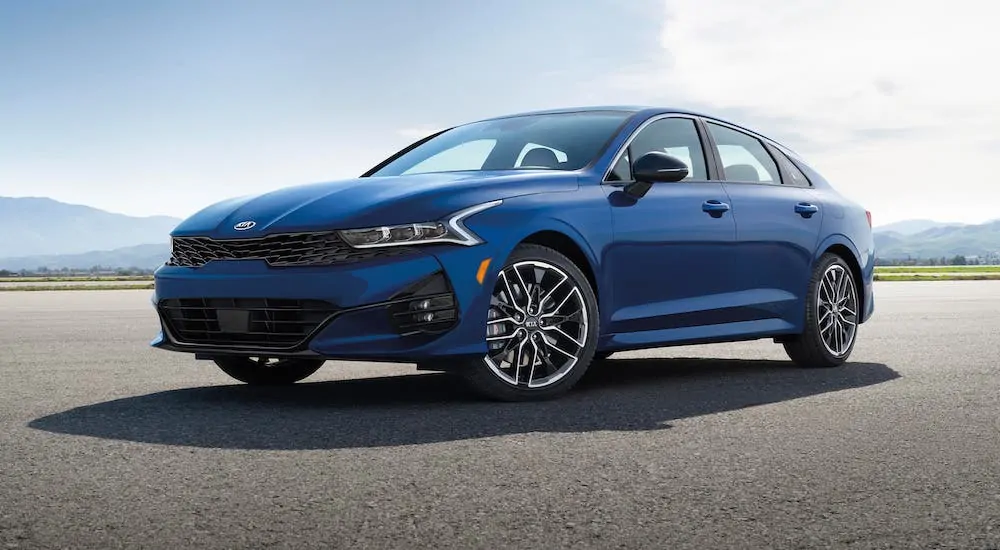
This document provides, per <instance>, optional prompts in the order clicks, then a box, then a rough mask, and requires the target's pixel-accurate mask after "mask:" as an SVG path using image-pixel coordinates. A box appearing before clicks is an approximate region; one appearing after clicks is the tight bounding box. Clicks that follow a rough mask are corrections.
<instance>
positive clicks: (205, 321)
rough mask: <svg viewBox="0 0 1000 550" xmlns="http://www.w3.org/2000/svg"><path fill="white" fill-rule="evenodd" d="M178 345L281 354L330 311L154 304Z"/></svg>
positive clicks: (325, 306)
mask: <svg viewBox="0 0 1000 550" xmlns="http://www.w3.org/2000/svg"><path fill="white" fill-rule="evenodd" d="M159 307H160V313H161V314H162V316H163V319H164V321H165V322H166V323H167V325H168V328H169V329H170V332H171V334H172V335H173V336H174V338H175V339H176V340H178V341H179V342H180V343H182V344H201V345H220V346H251V347H255V348H269V349H287V348H292V347H295V346H297V345H299V344H301V343H302V342H304V341H305V340H306V338H308V337H309V336H310V335H311V334H312V333H313V332H314V331H315V330H316V329H317V328H319V326H320V325H321V324H323V322H324V321H326V320H327V319H328V318H330V316H331V315H333V314H334V313H335V311H336V309H335V308H334V307H333V305H332V304H330V303H328V302H323V301H321V300H286V299H269V298H208V299H202V298H181V299H167V300H163V301H161V302H160V305H159Z"/></svg>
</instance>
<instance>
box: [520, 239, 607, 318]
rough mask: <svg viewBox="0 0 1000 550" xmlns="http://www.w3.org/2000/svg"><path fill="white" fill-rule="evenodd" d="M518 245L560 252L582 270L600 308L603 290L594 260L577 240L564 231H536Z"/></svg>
mask: <svg viewBox="0 0 1000 550" xmlns="http://www.w3.org/2000/svg"><path fill="white" fill-rule="evenodd" d="M518 244H537V245H540V246H544V247H547V248H551V249H552V250H555V251H556V252H559V253H560V254H562V255H563V256H566V257H567V258H569V259H570V261H572V262H573V263H574V264H576V266H577V267H578V268H580V271H582V272H583V275H584V276H585V277H586V278H587V282H588V283H590V288H591V289H593V291H594V296H595V297H596V298H597V303H598V307H600V303H601V290H600V288H599V286H598V284H597V276H596V270H595V269H594V263H593V260H592V258H591V256H590V255H589V254H588V253H587V252H586V251H585V249H584V247H583V246H581V245H580V243H578V242H577V241H576V240H575V239H573V238H572V237H570V236H569V235H568V234H566V233H564V232H562V231H558V230H555V229H543V230H540V231H535V232H534V233H532V234H530V235H528V236H527V237H525V238H523V239H521V241H520V242H519V243H518Z"/></svg>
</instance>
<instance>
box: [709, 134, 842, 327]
mask: <svg viewBox="0 0 1000 550" xmlns="http://www.w3.org/2000/svg"><path fill="white" fill-rule="evenodd" d="M705 126H706V127H707V129H708V134H709V136H710V137H711V139H712V146H713V148H714V153H715V156H716V160H717V162H718V169H719V172H720V173H721V174H722V177H723V179H724V181H725V188H726V191H727V193H728V195H729V198H730V200H731V201H732V204H731V206H732V213H733V219H734V220H735V222H736V240H737V248H736V253H735V254H734V256H733V258H734V261H735V262H736V264H737V265H736V269H737V271H738V273H739V277H738V279H737V281H736V282H737V284H738V285H739V287H738V290H739V292H740V293H741V294H742V295H743V296H742V297H741V301H743V302H744V303H746V304H747V305H748V307H749V308H750V310H751V311H752V315H753V316H754V317H755V319H770V320H773V321H774V322H775V327H774V328H779V329H780V328H786V329H787V328H793V327H798V326H800V325H801V322H802V317H803V315H804V311H805V308H804V307H803V304H804V300H805V296H806V293H807V292H808V288H809V278H810V276H811V274H812V260H813V256H814V252H815V250H816V246H817V245H818V241H819V234H820V225H821V222H822V218H823V215H824V209H823V207H822V204H820V201H819V195H818V193H816V192H815V191H814V190H812V189H811V188H810V186H809V182H808V179H806V177H805V176H804V175H802V173H801V171H799V170H798V168H796V167H795V165H794V164H793V163H791V161H790V160H789V159H788V158H787V157H785V156H784V155H783V154H782V153H781V151H779V150H778V149H777V148H775V147H773V146H771V145H769V144H767V143H766V142H765V141H764V140H762V139H760V138H758V137H756V136H753V135H751V134H749V133H747V132H744V131H742V130H740V129H737V128H734V127H732V126H729V125H725V124H721V123H716V122H714V121H705ZM779 166H781V167H780V168H779ZM786 325H790V326H786Z"/></svg>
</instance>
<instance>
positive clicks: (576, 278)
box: [459, 244, 599, 401]
mask: <svg viewBox="0 0 1000 550" xmlns="http://www.w3.org/2000/svg"><path fill="white" fill-rule="evenodd" d="M532 261H534V262H540V263H542V264H544V265H548V266H553V267H555V268H557V269H558V270H559V271H561V272H562V273H563V274H565V275H566V277H567V279H566V281H567V282H569V283H571V284H572V285H573V287H565V288H563V287H560V289H562V290H560V291H561V292H567V294H572V293H573V290H572V289H573V288H575V289H577V290H578V291H579V295H578V296H571V298H572V300H573V303H574V304H577V303H579V304H581V306H582V307H581V308H580V310H581V311H583V310H585V312H584V313H583V314H578V315H577V316H576V317H575V318H576V319H578V320H579V319H582V320H583V321H582V322H580V321H573V320H570V318H571V317H574V316H572V315H562V316H561V317H562V318H563V319H564V320H563V321H560V322H556V325H557V327H562V326H564V324H565V323H570V325H565V326H573V327H575V329H576V330H578V331H579V333H582V334H583V337H582V338H580V336H579V335H578V336H577V338H580V340H577V342H580V343H582V344H583V346H577V345H574V347H573V349H574V350H575V353H574V354H573V355H575V357H576V360H575V361H574V362H572V363H568V361H569V359H567V358H568V357H569V356H568V355H565V356H564V355H558V354H556V353H555V351H554V350H553V348H551V347H549V346H548V344H547V342H545V340H546V338H549V337H552V333H551V331H552V330H554V329H553V328H552V325H549V328H548V329H545V328H542V327H544V326H546V322H549V321H545V320H543V317H544V316H545V314H544V313H543V312H538V315H539V317H538V319H539V321H538V324H537V325H536V327H534V328H528V327H529V322H528V319H529V318H530V317H529V316H526V317H524V319H525V323H524V324H523V325H519V326H520V327H521V328H523V329H524V330H525V332H524V334H525V335H526V336H525V338H524V341H525V342H526V343H527V344H531V343H532V338H535V337H536V336H537V337H538V338H540V339H541V340H537V341H535V344H533V347H534V348H535V349H539V350H540V351H539V352H538V356H537V357H536V356H535V355H531V356H530V360H531V362H532V366H534V365H535V362H536V361H538V362H539V363H538V365H539V367H541V368H543V369H548V366H549V365H552V364H553V363H556V362H557V361H563V362H567V366H566V367H565V370H560V371H557V372H562V373H563V374H561V375H558V377H556V376H552V377H551V378H553V381H551V383H547V385H544V386H540V387H528V385H527V383H518V384H517V385H514V383H512V382H511V381H510V380H505V379H503V378H501V376H500V375H499V374H497V371H499V370H500V369H499V367H497V366H496V362H495V361H493V360H492V359H488V357H481V358H476V359H473V360H470V361H468V362H467V363H466V364H465V365H463V368H462V369H460V371H459V372H460V373H461V375H462V378H463V379H464V380H465V382H466V383H467V384H468V385H469V386H470V387H471V388H472V389H473V390H474V391H475V392H477V393H479V394H480V395H483V396H485V397H488V398H490V399H495V400H500V401H537V400H543V399H551V398H554V397H557V396H560V395H562V394H564V393H566V392H568V391H569V390H570V389H571V388H572V387H573V386H574V385H576V383H577V382H578V381H579V380H580V378H581V377H582V376H583V375H584V374H585V373H586V371H587V368H588V367H589V365H590V362H591V360H592V358H593V356H594V350H595V348H596V346H597V335H598V334H599V314H598V309H597V298H596V296H595V295H594V290H593V288H591V286H590V283H589V282H588V281H587V277H586V276H585V275H584V274H583V272H582V271H581V270H580V268H579V267H578V266H577V265H576V264H574V263H573V261H572V260H570V259H569V258H567V257H566V256H564V255H562V254H560V253H559V252H557V251H555V250H553V249H551V248H548V247H544V246H540V245H535V244H522V245H520V246H518V247H517V248H515V249H514V252H512V253H511V255H510V257H509V258H508V259H507V262H506V263H505V264H504V267H503V269H502V270H501V271H502V272H507V270H508V269H512V266H514V265H515V264H520V263H522V262H532ZM546 273H547V274H550V273H555V272H550V271H547V272H546ZM501 284H503V283H502V282H501V279H500V278H499V276H498V279H497V280H496V281H495V282H494V285H493V286H491V287H490V290H489V292H490V293H491V296H493V295H494V294H495V293H496V292H502V290H500V288H501V287H500V285H501ZM564 284H565V283H564ZM529 285H530V283H529ZM515 286H516V285H515ZM538 286H539V287H540V288H541V287H542V285H538ZM542 291H543V290H539V291H538V292H542ZM539 301H543V302H544V300H539ZM553 301H555V300H553ZM564 303H565V302H564ZM543 305H544V306H545V307H546V308H551V307H554V306H553V305H552V304H551V303H545V304H543ZM491 309H492V308H491ZM555 311H556V312H557V313H558V311H561V310H559V308H558V307H557V308H556V310H555ZM553 315H555V314H553ZM550 319H551V318H550ZM485 321H486V320H484V322H485ZM559 323H562V324H559ZM546 331H550V332H546ZM483 332H484V337H486V332H487V331H486V330H484V331H483ZM581 340H582V342H581ZM559 345H560V346H562V345H566V343H565V342H564V343H560V344H559ZM526 359H527V358H526ZM546 361H547V362H546ZM518 362H519V363H520V360H518ZM491 365H492V366H491ZM543 365H544V366H543ZM494 368H497V370H494ZM554 370H555V369H554ZM519 374H520V372H519V371H514V375H513V376H512V377H511V378H512V379H515V380H518V381H519V380H520V378H519ZM532 374H534V370H531V372H530V373H528V374H527V376H528V377H530V376H531V375H532Z"/></svg>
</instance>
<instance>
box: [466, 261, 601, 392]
mask: <svg viewBox="0 0 1000 550" xmlns="http://www.w3.org/2000/svg"><path fill="white" fill-rule="evenodd" d="M485 332H486V334H485V337H486V346H487V353H486V355H485V356H483V357H482V358H481V359H478V360H475V361H474V362H472V364H470V365H467V366H466V368H465V369H463V372H464V376H465V379H466V380H467V381H468V383H469V384H470V385H471V386H472V388H473V389H474V390H476V391H477V392H479V393H481V394H483V395H485V396H487V397H490V398H493V399H499V400H504V401H529V400H538V399H548V398H551V397H555V396H557V395H560V394H563V393H565V392H567V391H569V389H570V388H572V387H573V386H574V385H575V384H576V383H577V381H579V380H580V378H581V377H582V376H583V374H584V372H586V370H587V367H588V366H589V364H590V362H591V359H592V358H593V356H594V350H595V348H596V345H597V334H598V313H597V298H596V297H595V295H594V291H593V289H592V288H591V287H590V283H589V282H588V281H587V278H586V276H584V274H583V272H582V271H580V268H579V267H577V266H576V264H574V263H573V262H572V261H571V260H570V259H569V258H567V257H566V256H564V255H562V254H560V253H559V252H557V251H555V250H552V249H551V248H547V247H543V246H539V245H533V244H528V245H521V246H519V247H517V248H516V249H515V250H514V252H513V253H512V254H511V256H510V258H509V259H508V260H507V263H506V264H505V265H504V266H503V269H501V270H500V273H499V274H498V276H497V280H496V283H495V284H494V287H493V291H492V293H491V295H490V309H489V313H488V315H487V319H486V331H485Z"/></svg>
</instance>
